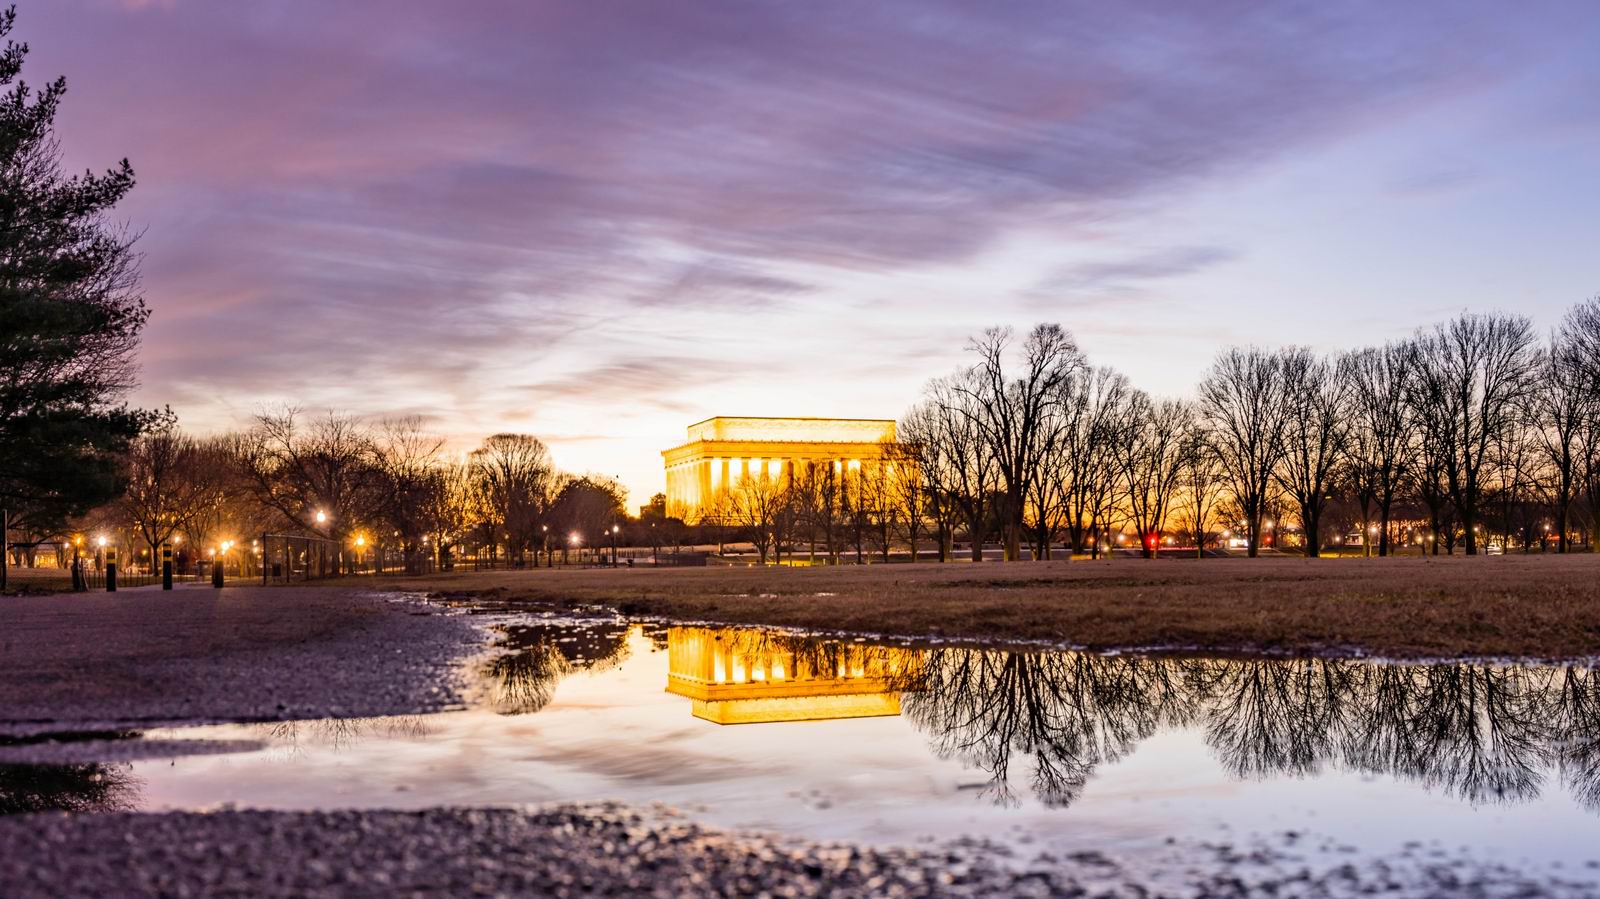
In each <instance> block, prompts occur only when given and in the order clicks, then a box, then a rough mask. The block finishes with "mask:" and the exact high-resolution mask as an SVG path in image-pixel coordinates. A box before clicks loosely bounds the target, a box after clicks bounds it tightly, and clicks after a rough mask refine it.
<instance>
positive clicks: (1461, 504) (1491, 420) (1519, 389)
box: [1418, 313, 1534, 556]
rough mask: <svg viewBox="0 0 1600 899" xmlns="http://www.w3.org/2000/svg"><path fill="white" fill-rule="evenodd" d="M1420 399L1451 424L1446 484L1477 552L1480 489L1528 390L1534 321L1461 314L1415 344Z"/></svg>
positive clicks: (1464, 532) (1469, 547) (1469, 548)
mask: <svg viewBox="0 0 1600 899" xmlns="http://www.w3.org/2000/svg"><path fill="white" fill-rule="evenodd" d="M1418 345H1419V347H1420V356H1421V358H1420V372H1421V378H1422V381H1423V383H1424V385H1426V386H1425V390H1424V391H1423V395H1424V397H1425V398H1426V401H1427V402H1428V403H1429V404H1430V405H1432V406H1434V407H1436V408H1435V409H1434V413H1435V414H1436V415H1440V416H1442V417H1446V418H1448V419H1449V420H1450V427H1449V428H1447V429H1446V431H1445V433H1446V434H1447V435H1448V437H1449V438H1450V444H1449V447H1448V449H1449V452H1447V453H1446V454H1445V455H1444V457H1443V461H1444V463H1445V472H1444V473H1445V483H1446V485H1447V486H1448V489H1449V491H1450V500H1451V502H1452V504H1453V505H1454V506H1455V509H1456V511H1457V513H1458V514H1459V515H1460V516H1461V528H1462V535H1463V538H1464V539H1465V542H1466V550H1467V555H1469V556H1470V555H1475V554H1477V552H1478V542H1477V540H1478V538H1477V532H1478V530H1479V528H1480V526H1481V525H1480V520H1481V514H1482V513H1481V510H1480V503H1481V501H1482V486H1481V484H1480V477H1481V475H1482V472H1483V465H1484V462H1485V461H1486V459H1487V458H1488V455H1489V451H1490V448H1491V445H1492V444H1493V443H1494V441H1495V440H1496V439H1497V438H1500V437H1501V436H1502V435H1503V434H1504V432H1505V431H1506V430H1507V429H1508V428H1512V427H1515V425H1516V419H1517V413H1518V411H1519V409H1520V408H1521V405H1522V403H1523V400H1524V397H1525V396H1526V395H1527V393H1528V391H1529V390H1530V389H1531V388H1532V380H1533V373H1534V351H1533V350H1534V338H1533V326H1532V323H1531V322H1530V321H1529V320H1528V319H1527V318H1526V317H1525V316H1520V315H1505V314H1501V313H1492V314H1486V315H1473V314H1465V315H1460V316H1457V317H1456V318H1454V319H1451V320H1450V321H1448V322H1446V323H1444V324H1442V325H1438V326H1436V327H1434V328H1433V330H1431V331H1428V332H1425V333H1424V334H1422V335H1421V336H1420V337H1419V339H1418Z"/></svg>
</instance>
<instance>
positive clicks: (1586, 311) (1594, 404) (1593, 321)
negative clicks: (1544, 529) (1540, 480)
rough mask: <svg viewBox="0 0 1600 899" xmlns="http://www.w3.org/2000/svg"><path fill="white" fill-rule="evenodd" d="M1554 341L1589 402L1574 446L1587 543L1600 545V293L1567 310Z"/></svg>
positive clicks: (1576, 386) (1580, 422)
mask: <svg viewBox="0 0 1600 899" xmlns="http://www.w3.org/2000/svg"><path fill="white" fill-rule="evenodd" d="M1557 340H1558V341H1559V342H1561V343H1562V344H1564V346H1565V351H1564V352H1565V353H1566V354H1567V356H1566V360H1567V361H1568V362H1570V363H1573V364H1575V365H1576V367H1577V369H1578V371H1577V372H1576V373H1570V374H1576V376H1577V380H1576V384H1575V385H1574V387H1575V389H1576V390H1577V391H1578V392H1580V393H1581V394H1583V395H1584V396H1585V397H1587V400H1586V401H1587V402H1588V403H1589V404H1590V407H1589V409H1588V410H1587V414H1586V415H1584V416H1583V417H1582V418H1581V419H1580V420H1579V423H1578V433H1577V434H1576V446H1575V448H1574V449H1575V452H1576V455H1577V456H1578V463H1577V472H1576V477H1577V479H1578V480H1579V490H1580V491H1581V493H1582V494H1583V497H1584V499H1585V501H1586V504H1587V505H1588V511H1589V526H1590V538H1591V539H1590V543H1591V544H1592V545H1593V546H1596V547H1600V296H1595V297H1592V298H1590V299H1587V300H1585V301H1583V302H1581V303H1579V304H1578V305H1576V306H1574V307H1572V309H1570V310H1568V312H1567V314H1566V317H1565V318H1563V319H1562V321H1561V328H1560V331H1559V333H1558V336H1557ZM1570 374H1569V376H1570ZM1565 530H1566V529H1565V527H1563V536H1565Z"/></svg>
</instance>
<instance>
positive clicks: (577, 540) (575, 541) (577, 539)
mask: <svg viewBox="0 0 1600 899" xmlns="http://www.w3.org/2000/svg"><path fill="white" fill-rule="evenodd" d="M567 545H568V546H571V547H574V548H576V549H577V550H578V552H579V553H580V555H579V556H578V558H579V559H580V560H581V559H582V558H583V556H582V555H581V554H582V552H583V537H582V535H580V534H579V533H578V532H577V531H573V532H572V533H571V534H569V535H567ZM567 561H568V560H567V551H566V549H562V550H561V564H563V565H565V564H567Z"/></svg>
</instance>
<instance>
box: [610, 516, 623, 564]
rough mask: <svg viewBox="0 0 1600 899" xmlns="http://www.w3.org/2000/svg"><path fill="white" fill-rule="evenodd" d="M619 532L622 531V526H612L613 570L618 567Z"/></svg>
mask: <svg viewBox="0 0 1600 899" xmlns="http://www.w3.org/2000/svg"><path fill="white" fill-rule="evenodd" d="M619 530H621V526H620V525H616V524H613V525H611V567H612V568H615V567H617V532H618V531H619Z"/></svg>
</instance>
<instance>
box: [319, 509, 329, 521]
mask: <svg viewBox="0 0 1600 899" xmlns="http://www.w3.org/2000/svg"><path fill="white" fill-rule="evenodd" d="M327 521H328V513H326V512H324V511H322V510H321V509H318V510H317V524H326V523H327Z"/></svg>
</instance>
